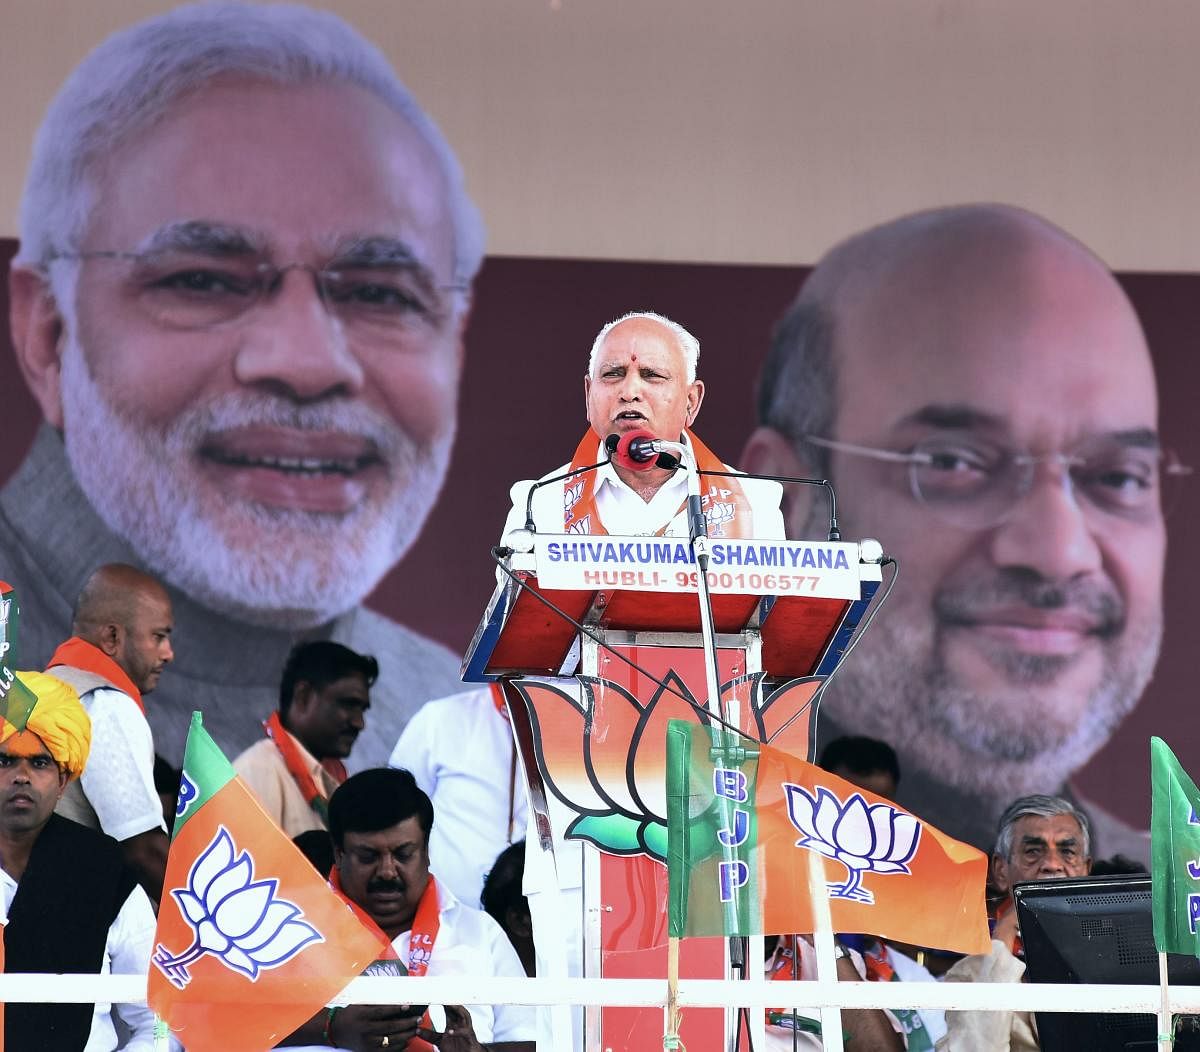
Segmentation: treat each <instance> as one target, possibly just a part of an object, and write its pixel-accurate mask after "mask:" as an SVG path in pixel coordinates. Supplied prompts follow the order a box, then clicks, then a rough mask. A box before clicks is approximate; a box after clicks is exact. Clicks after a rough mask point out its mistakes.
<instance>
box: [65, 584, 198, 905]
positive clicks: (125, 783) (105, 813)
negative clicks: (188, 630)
mask: <svg viewBox="0 0 1200 1052" xmlns="http://www.w3.org/2000/svg"><path fill="white" fill-rule="evenodd" d="M173 627H174V619H173V617H172V614H171V600H170V598H169V597H168V596H167V592H166V589H165V588H163V586H162V585H161V584H160V583H159V582H158V581H157V580H155V579H154V578H153V577H151V576H150V575H149V574H145V573H142V572H141V571H140V570H136V569H134V568H133V567H132V566H126V565H124V564H122V563H109V564H107V565H105V566H101V567H100V568H99V569H97V570H96V571H95V572H93V573H92V575H91V576H90V577H89V578H88V579H87V582H86V583H85V584H84V586H83V590H82V591H81V592H80V593H79V599H78V601H77V602H76V604H75V615H74V619H73V623H72V626H71V630H72V632H73V633H74V634H73V635H72V636H71V638H70V639H68V640H67V641H66V642H65V643H63V644H62V645H61V646H59V648H58V650H56V651H55V653H54V656H53V657H52V658H51V659H50V666H49V669H48V671H49V672H50V673H52V674H53V675H54V676H56V677H58V678H59V679H61V680H63V681H64V682H66V683H69V684H70V685H71V686H72V687H73V688H74V689H75V691H76V692H77V693H78V694H79V697H80V701H81V702H82V704H83V707H84V709H85V710H86V711H87V713H88V715H89V716H90V717H91V722H92V742H93V745H94V749H93V752H92V762H91V763H89V764H88V766H87V769H86V771H85V772H84V774H83V777H82V778H80V779H79V780H78V781H76V782H72V784H71V785H70V786H69V788H68V789H67V791H66V792H65V793H64V794H63V798H62V801H61V802H60V803H59V805H58V810H59V812H60V813H61V814H64V815H66V816H67V817H68V818H71V819H73V820H74V821H76V822H79V823H80V824H81V825H85V826H88V827H89V828H91V829H102V830H103V831H104V832H105V833H107V834H108V835H109V836H111V837H112V838H113V839H114V840H117V841H119V842H120V845H121V850H122V852H123V854H124V856H125V859H126V861H127V862H128V863H129V864H130V866H132V867H133V869H134V871H135V872H136V873H137V874H138V880H139V881H140V882H141V884H142V886H143V887H144V888H145V889H146V891H147V892H148V893H149V895H150V896H151V897H152V898H153V899H155V900H156V901H157V900H158V899H159V898H160V897H161V896H162V882H163V877H164V875H165V873H166V868H167V849H168V846H169V840H168V837H167V830H166V826H165V824H164V823H163V813H162V801H161V800H160V799H159V796H158V791H157V789H156V788H155V785H154V742H153V739H152V736H151V733H150V724H149V723H148V722H147V720H146V706H145V701H144V698H145V696H146V695H147V694H149V693H150V692H151V691H153V690H154V688H155V687H156V686H158V680H159V677H160V676H161V675H162V671H163V668H164V667H165V666H166V665H167V664H168V663H169V662H170V661H171V660H172V658H173V657H174V656H175V654H174V651H173V650H172V649H171V631H172V628H173Z"/></svg>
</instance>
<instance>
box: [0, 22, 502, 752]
mask: <svg viewBox="0 0 1200 1052" xmlns="http://www.w3.org/2000/svg"><path fill="white" fill-rule="evenodd" d="M214 143H220V149H214V148H213V144H214ZM482 250H483V232H482V228H481V225H480V222H479V219H478V216H477V214H476V211H475V209H474V206H473V205H472V204H471V202H470V200H469V199H468V197H467V195H466V192H465V189H464V186H463V180H462V174H461V171H460V169H459V166H458V163H457V161H456V159H455V157H454V155H453V153H452V151H451V149H450V147H449V146H448V145H447V143H446V142H445V140H444V139H443V138H442V136H441V134H440V132H439V131H438V130H437V128H436V127H435V126H434V124H433V122H432V121H431V120H430V119H429V117H428V116H426V114H425V113H424V112H422V110H421V109H420V108H419V107H418V105H417V103H416V101H415V100H414V99H413V98H412V96H411V95H410V94H409V93H408V91H407V90H406V89H405V88H404V87H403V86H402V85H401V84H400V83H399V81H398V80H397V79H396V76H395V74H394V72H393V71H392V69H391V68H390V67H389V65H388V64H387V62H386V60H385V59H384V57H383V56H382V55H381V54H380V53H379V51H377V50H376V49H375V48H374V47H372V46H371V45H370V44H368V43H367V42H366V41H365V40H364V39H363V38H362V37H360V36H359V35H358V34H357V33H356V32H355V31H354V30H353V29H351V28H350V27H349V26H348V25H347V24H346V23H344V22H343V21H341V20H340V19H339V18H337V17H336V16H334V15H332V14H329V13H325V12H319V11H314V10H308V9H305V8H302V7H298V6H294V5H276V4H260V5H254V4H227V3H212V4H196V5H189V6H185V7H180V8H178V9H176V10H173V11H171V12H168V13H166V14H163V15H161V16H158V17H155V18H152V19H150V20H148V21H146V22H143V23H141V24H139V25H136V26H134V27H133V28H131V29H128V30H126V31H124V32H122V33H118V34H117V35H115V36H114V37H112V38H110V39H109V40H108V41H106V42H105V43H104V44H102V45H101V46H100V47H99V48H97V49H96V50H95V51H94V52H93V53H92V54H91V55H90V56H89V57H88V58H87V59H85V60H84V62H83V63H82V64H81V65H80V66H79V68H78V69H76V70H75V72H74V74H73V75H72V76H71V77H70V78H69V79H68V81H67V82H66V84H65V85H64V87H63V88H62V90H61V91H60V92H59V94H58V96H57V97H56V98H55V100H54V102H53V103H52V105H51V106H50V109H49V111H48V113H47V115H46V118H45V120H44V122H43V125H42V127H41V130H40V131H39V133H38V137H37V140H36V142H35V146H34V152H33V161H32V165H31V167H30V171H29V175H28V179H27V183H26V189H25V194H24V198H23V201H22V205H21V246H20V251H19V254H18V256H17V259H16V260H15V262H14V266H13V270H12V275H11V290H10V291H11V329H12V336H13V344H14V348H15V351H16V355H17V359H18V361H19V363H20V366H21V369H22V372H23V374H24V376H25V379H26V382H27V383H28V385H29V387H30V390H31V391H32V392H33V394H34V397H35V398H36V399H37V401H38V403H39V405H40V407H41V410H42V412H43V415H44V417H45V424H44V426H43V427H42V429H41V431H40V433H39V434H38V436H37V439H36V441H35V443H34V446H33V448H32V449H31V451H30V453H29V455H28V456H27V458H26V460H25V462H24V463H23V465H22V466H21V468H20V469H19V471H18V473H17V474H16V475H15V476H14V477H13V478H12V480H11V481H10V482H9V483H8V485H7V486H6V487H5V489H4V491H3V493H2V494H0V565H2V566H3V567H4V569H5V572H6V574H8V575H10V577H11V580H12V581H13V583H14V584H15V585H16V586H17V587H18V589H19V590H20V592H21V594H22V595H23V596H24V597H25V599H26V603H27V610H28V616H27V617H26V620H25V624H24V626H23V627H24V629H25V632H24V647H25V653H26V655H27V657H29V658H36V657H39V656H49V654H50V651H51V650H52V649H53V647H54V645H55V644H56V643H57V642H58V641H59V640H60V639H62V637H63V636H64V635H65V634H66V629H67V626H68V623H69V609H68V604H69V601H70V597H73V596H74V595H75V594H76V593H77V592H78V590H79V587H80V585H81V584H82V582H83V580H84V578H85V577H86V575H87V573H88V571H89V570H90V569H91V567H92V566H94V565H95V563H96V561H97V560H111V561H122V562H133V563H136V564H137V565H139V566H142V567H145V568H146V569H148V570H150V571H151V572H153V573H155V574H156V575H158V576H159V577H161V578H162V579H163V580H164V581H165V582H166V583H167V584H168V586H169V587H170V588H171V593H172V599H173V601H174V604H175V616H176V621H177V623H178V625H179V628H180V631H181V633H182V634H183V635H185V636H186V638H187V640H188V648H187V651H186V653H181V654H180V657H179V661H178V662H177V663H176V670H175V672H174V674H173V676H172V680H171V682H170V683H169V684H166V685H164V687H163V690H162V692H161V694H160V696H159V697H158V698H156V704H155V706H154V708H153V710H152V712H151V714H150V719H151V725H152V727H153V728H154V734H155V739H156V742H157V744H158V747H159V750H160V752H161V753H162V755H163V756H165V757H166V758H167V759H168V760H172V761H175V762H177V761H178V759H179V758H180V756H181V755H182V752H183V742H184V738H185V736H186V731H187V725H188V720H189V718H190V714H191V712H192V710H193V709H203V710H204V713H205V725H206V727H208V728H209V729H210V731H211V732H212V734H213V737H214V738H215V739H216V740H217V741H218V742H219V743H220V745H221V746H222V747H223V748H224V749H225V751H226V752H228V753H230V754H231V755H232V754H236V753H237V752H239V751H241V750H242V749H243V748H245V747H246V746H247V745H249V744H250V743H252V742H253V741H254V740H255V739H256V738H257V737H258V734H259V728H260V726H261V724H262V721H263V720H264V719H266V718H267V716H268V715H269V714H270V712H271V711H272V709H273V708H274V700H275V695H276V691H277V687H278V683H277V682H276V681H275V680H274V679H273V676H274V670H275V669H278V668H280V667H281V666H282V665H283V661H284V658H285V656H286V655H287V653H288V651H289V650H290V649H291V647H292V645H293V644H294V643H295V642H296V641H297V639H298V638H300V637H303V638H306V639H308V638H333V639H337V640H339V641H341V642H344V643H346V644H347V645H349V646H351V647H353V648H354V649H355V650H359V651H362V652H366V653H387V654H388V656H389V665H388V673H387V675H386V676H385V678H384V680H383V681H381V682H380V683H379V684H378V686H377V688H376V703H377V707H378V709H379V710H380V711H379V716H378V717H377V718H376V719H375V720H373V721H372V725H371V728H370V729H369V731H368V733H367V734H366V735H365V736H364V739H363V741H361V742H360V746H359V751H358V753H357V754H356V760H357V762H359V763H363V764H370V763H382V762H384V761H385V760H386V758H387V755H388V753H389V751H390V750H391V748H392V746H393V745H394V744H395V741H396V737H397V736H398V734H399V732H400V730H401V728H402V727H403V725H404V722H405V720H406V719H407V716H408V715H409V714H410V713H411V712H412V711H414V710H415V708H416V707H417V706H418V705H419V704H420V703H421V702H422V701H423V700H425V699H427V698H430V697H436V696H438V695H440V694H444V693H447V692H448V691H450V690H452V689H454V686H455V685H456V684H457V683H458V675H457V667H458V663H457V659H456V658H454V657H453V656H452V655H451V654H450V653H449V652H448V651H447V650H445V649H444V648H442V647H440V646H437V645H435V644H434V643H432V642H431V641H430V640H428V639H426V638H424V637H422V636H419V635H417V634H415V633H413V632H411V631H409V630H407V629H405V628H402V627H400V626H399V625H396V624H394V623H392V622H390V621H389V620H387V619H386V618H383V617H380V616H379V615H376V614H373V613H371V612H369V611H367V610H366V609H364V608H362V607H361V606H360V605H359V604H361V602H362V601H363V599H364V598H365V597H366V596H367V595H368V594H369V593H370V592H371V590H372V589H373V588H374V587H375V586H376V584H377V583H378V582H379V581H380V579H381V578H382V577H383V576H384V574H385V573H387V572H388V570H389V569H391V567H392V566H394V565H395V563H396V562H397V561H398V560H399V559H401V558H402V557H403V556H404V553H405V552H406V551H407V550H408V548H409V546H410V545H411V543H412V542H413V540H414V539H415V538H416V536H417V534H418V532H419V531H420V528H421V526H422V524H423V522H424V520H425V517H426V515H427V513H428V511H429V509H430V508H431V506H432V505H433V503H434V500H435V498H436V496H437V494H438V492H439V490H440V488H441V485H442V481H443V478H444V475H445V471H446V465H447V460H448V457H449V453H450V448H451V444H452V440H453V435H454V429H455V418H456V399H457V393H458V382H459V375H460V369H461V361H462V335H463V329H464V326H465V323H466V318H467V313H468V309H469V304H470V287H471V281H472V279H473V277H474V275H475V273H476V271H477V269H478V267H479V264H480V260H481V258H482Z"/></svg>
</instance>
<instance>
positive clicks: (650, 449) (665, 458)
mask: <svg viewBox="0 0 1200 1052" xmlns="http://www.w3.org/2000/svg"><path fill="white" fill-rule="evenodd" d="M613 438H616V436H615V435H609V436H608V438H607V439H606V440H605V445H606V446H607V444H608V442H610V441H612V439H613ZM686 452H687V448H686V447H685V446H684V445H683V444H682V443H680V442H667V441H665V440H664V439H661V438H655V437H654V434H653V433H652V432H650V431H646V430H644V429H642V430H637V431H626V432H625V434H623V435H622V436H621V437H620V438H619V439H618V440H617V444H616V448H615V449H614V450H613V453H612V457H613V461H614V462H615V463H616V464H617V465H618V466H619V467H623V468H626V469H627V470H629V471H650V470H652V469H654V468H656V467H657V468H664V469H666V470H668V471H673V470H674V469H675V468H677V467H679V463H680V461H681V460H682V459H683V456H684V454H685V453H686Z"/></svg>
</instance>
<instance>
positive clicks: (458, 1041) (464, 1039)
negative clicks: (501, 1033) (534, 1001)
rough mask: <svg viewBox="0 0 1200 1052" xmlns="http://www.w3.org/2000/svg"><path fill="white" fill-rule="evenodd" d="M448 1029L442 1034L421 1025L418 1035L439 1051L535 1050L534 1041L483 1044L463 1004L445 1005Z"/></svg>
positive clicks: (524, 1051)
mask: <svg viewBox="0 0 1200 1052" xmlns="http://www.w3.org/2000/svg"><path fill="white" fill-rule="evenodd" d="M444 1007H445V1009H446V1029H445V1030H443V1031H442V1032H441V1033H440V1034H439V1033H438V1032H437V1031H436V1030H432V1029H429V1028H428V1027H421V1028H420V1029H419V1030H418V1031H417V1037H420V1038H423V1039H424V1040H426V1041H428V1042H429V1043H430V1044H431V1045H433V1046H434V1047H435V1048H437V1049H438V1050H439V1052H533V1046H534V1043H533V1042H532V1041H497V1042H495V1043H494V1044H490V1045H481V1044H480V1043H479V1038H477V1037H476V1036H475V1027H474V1026H473V1025H472V1023H471V1013H470V1012H468V1011H467V1010H466V1008H464V1007H463V1006H462V1005H445V1006H444Z"/></svg>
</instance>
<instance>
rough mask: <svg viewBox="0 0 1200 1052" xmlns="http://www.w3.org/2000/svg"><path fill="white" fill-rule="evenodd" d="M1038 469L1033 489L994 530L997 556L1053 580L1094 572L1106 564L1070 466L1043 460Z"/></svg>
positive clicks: (1000, 562)
mask: <svg viewBox="0 0 1200 1052" xmlns="http://www.w3.org/2000/svg"><path fill="white" fill-rule="evenodd" d="M1037 468H1038V470H1037V472H1036V473H1035V475H1034V478H1033V481H1032V484H1031V486H1030V488H1029V491H1028V492H1026V493H1025V494H1023V495H1022V496H1020V497H1019V498H1017V505H1016V507H1014V508H1013V510H1012V513H1011V514H1010V515H1009V516H1008V518H1007V519H1005V521H1004V522H1002V523H1001V524H1000V525H999V526H997V527H995V529H994V530H993V533H992V559H993V561H994V562H995V563H996V565H998V566H1006V567H1024V568H1026V569H1029V570H1033V571H1035V572H1036V573H1037V574H1038V575H1039V576H1041V577H1043V578H1045V579H1046V580H1051V581H1068V580H1070V579H1072V578H1074V577H1078V576H1080V575H1083V574H1088V573H1095V572H1096V571H1098V570H1100V568H1101V566H1102V564H1103V557H1102V553H1101V551H1100V545H1099V544H1098V543H1097V540H1096V535H1095V534H1094V532H1093V530H1092V526H1091V524H1090V523H1089V522H1088V518H1087V515H1086V514H1085V512H1084V509H1083V508H1082V507H1080V505H1079V502H1078V500H1077V499H1076V496H1075V492H1074V489H1073V488H1072V485H1071V476H1070V473H1069V472H1068V470H1067V467H1066V465H1062V464H1057V463H1042V464H1039V465H1038V466H1037Z"/></svg>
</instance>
